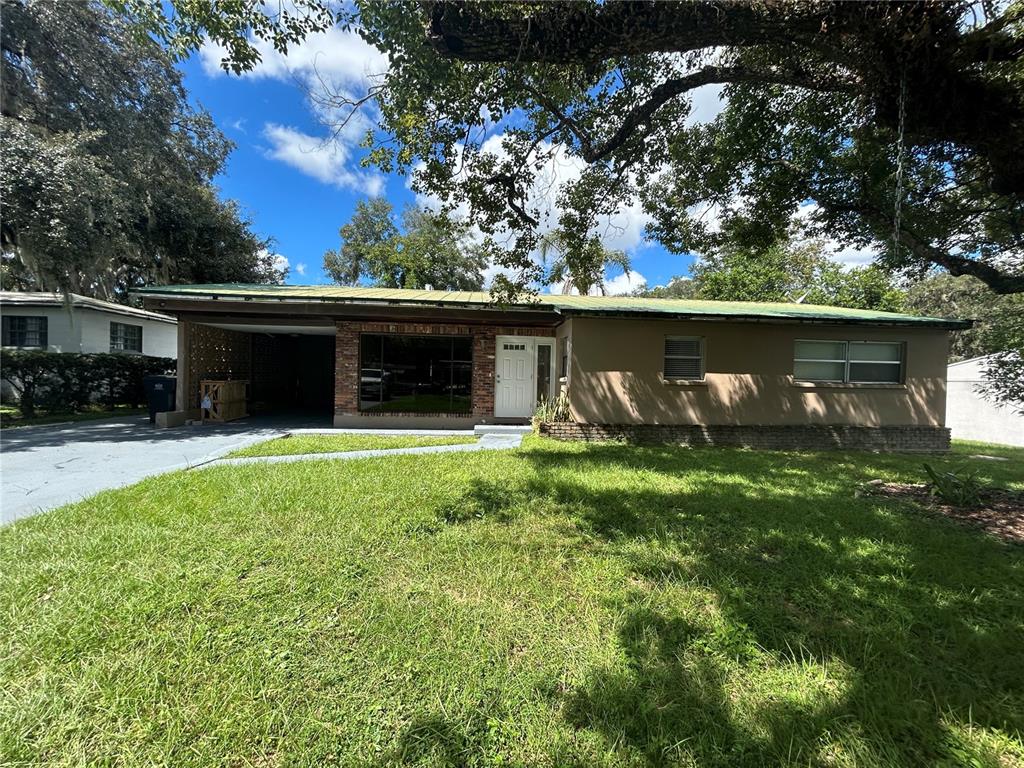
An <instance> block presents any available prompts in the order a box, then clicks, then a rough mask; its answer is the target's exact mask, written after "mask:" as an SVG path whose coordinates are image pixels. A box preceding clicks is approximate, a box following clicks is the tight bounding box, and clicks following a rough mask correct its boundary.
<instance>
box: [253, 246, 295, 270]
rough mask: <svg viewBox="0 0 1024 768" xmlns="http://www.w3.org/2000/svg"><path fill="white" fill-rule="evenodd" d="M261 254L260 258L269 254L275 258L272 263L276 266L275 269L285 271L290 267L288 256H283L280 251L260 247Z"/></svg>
mask: <svg viewBox="0 0 1024 768" xmlns="http://www.w3.org/2000/svg"><path fill="white" fill-rule="evenodd" d="M259 256H260V258H266V257H267V256H270V257H271V258H272V259H273V262H272V264H273V266H274V269H276V270H277V271H278V272H284V271H286V270H287V269H288V257H287V256H283V255H282V254H280V253H271V252H270V251H268V250H267V249H266V248H262V249H260V252H259Z"/></svg>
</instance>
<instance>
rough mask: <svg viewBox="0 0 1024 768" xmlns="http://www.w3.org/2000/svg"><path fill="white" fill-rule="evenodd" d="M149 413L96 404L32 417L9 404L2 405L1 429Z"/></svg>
mask: <svg viewBox="0 0 1024 768" xmlns="http://www.w3.org/2000/svg"><path fill="white" fill-rule="evenodd" d="M145 413H149V411H148V410H146V409H145V408H131V407H129V406H126V405H119V406H116V407H115V408H114V409H113V410H112V409H110V408H106V407H103V406H95V407H93V408H90V409H89V410H87V411H78V412H74V413H47V412H46V411H37V412H36V415H35V416H33V417H32V418H31V419H26V418H24V417H23V416H22V415H21V411H19V410H18V409H17V408H15V407H13V406H9V405H4V406H0V429H13V428H15V427H31V426H35V425H37V424H62V423H64V422H66V421H96V420H98V419H116V418H121V417H123V416H140V415H142V414H145Z"/></svg>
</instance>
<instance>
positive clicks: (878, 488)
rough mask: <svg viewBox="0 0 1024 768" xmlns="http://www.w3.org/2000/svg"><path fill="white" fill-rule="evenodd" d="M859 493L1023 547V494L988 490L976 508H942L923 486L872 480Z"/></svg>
mask: <svg viewBox="0 0 1024 768" xmlns="http://www.w3.org/2000/svg"><path fill="white" fill-rule="evenodd" d="M861 493H862V494H864V495H871V496H885V497H887V498H893V499H904V500H907V501H913V502H915V503H916V504H917V505H918V506H920V507H922V508H923V509H924V510H925V511H926V512H930V513H934V514H938V515H943V516H944V517H949V518H952V519H953V520H957V521H959V522H961V523H965V524H967V525H971V526H974V527H975V528H981V529H982V530H984V531H987V532H988V533H991V534H993V535H995V536H998V537H999V538H1001V539H1004V540H1006V541H1009V542H1013V543H1015V544H1024V493H1017V492H1014V491H1004V490H1000V489H989V490H986V491H983V492H982V503H981V505H980V506H977V507H954V506H952V505H950V504H944V503H942V501H941V500H940V499H938V498H937V497H935V496H933V495H932V494H931V493H930V490H929V486H927V485H924V484H922V483H886V482H883V481H881V480H872V481H871V482H869V483H865V484H864V485H863V486H862V487H861Z"/></svg>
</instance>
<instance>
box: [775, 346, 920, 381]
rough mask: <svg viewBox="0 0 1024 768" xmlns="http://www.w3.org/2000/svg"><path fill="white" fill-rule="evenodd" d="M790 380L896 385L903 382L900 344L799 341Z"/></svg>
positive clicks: (901, 347) (901, 348)
mask: <svg viewBox="0 0 1024 768" xmlns="http://www.w3.org/2000/svg"><path fill="white" fill-rule="evenodd" d="M793 378H794V379H796V380H797V381H819V382H835V383H841V384H845V383H851V384H899V383H900V382H902V381H903V343H902V342H898V341H798V342H797V343H796V349H795V352H794V355H793Z"/></svg>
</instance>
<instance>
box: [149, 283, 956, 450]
mask: <svg viewBox="0 0 1024 768" xmlns="http://www.w3.org/2000/svg"><path fill="white" fill-rule="evenodd" d="M138 293H139V294H140V295H141V296H142V297H143V298H144V303H145V306H146V307H147V309H150V310H153V311H158V312H161V313H166V314H170V315H174V316H176V317H177V318H178V321H179V323H178V353H177V358H178V389H177V391H178V398H179V400H178V404H177V405H178V412H177V413H176V414H174V415H173V417H174V418H173V420H174V421H177V420H184V419H185V418H187V417H194V416H195V415H197V414H198V408H199V382H200V381H201V380H204V379H211V380H222V379H244V380H246V381H248V382H249V388H250V391H249V399H250V402H251V403H252V404H253V410H254V411H258V410H260V409H261V408H262V409H268V410H279V411H284V410H290V409H293V408H316V409H320V410H321V411H322V412H324V413H330V414H332V415H333V421H334V424H335V425H338V426H367V427H377V426H379V427H396V426H408V427H423V426H425V427H440V426H453V427H461V426H467V425H471V424H482V423H501V422H513V423H516V422H519V423H524V422H526V421H527V420H528V419H529V418H530V416H531V414H533V412H534V410H535V408H536V406H537V403H538V402H539V401H540V400H548V399H551V398H555V397H556V396H557V395H559V393H564V396H565V399H566V400H567V402H568V406H569V409H570V413H571V423H564V424H560V425H556V426H554V427H550V428H548V429H549V432H550V433H551V434H553V435H554V436H556V437H563V438H584V439H587V438H595V437H623V438H630V439H637V440H647V439H669V440H673V441H680V442H687V443H714V444H733V445H753V446H763V447H806V448H816V447H851V448H879V449H892V450H944V449H945V448H947V447H948V444H949V430H948V429H946V428H945V408H946V356H947V352H948V333H949V331H950V330H952V329H957V328H963V327H966V326H967V323H965V322H962V321H956V320H944V319H937V318H925V317H914V316H910V315H902V314H892V313H886V312H870V311H863V310H854V309H840V308H835V307H821V306H809V305H804V304H760V303H740V302H714V301H690V300H674V299H642V298H628V297H597V296H564V295H541V296H537V297H533V298H532V299H530V300H527V301H523V302H522V303H517V304H513V305H500V304H495V303H493V302H492V300H491V298H490V296H489V295H488V294H486V293H471V292H448V291H427V290H391V289H382V288H361V287H339V286H254V285H181V286H166V287H154V288H147V289H143V290H140V291H139V292H138Z"/></svg>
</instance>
